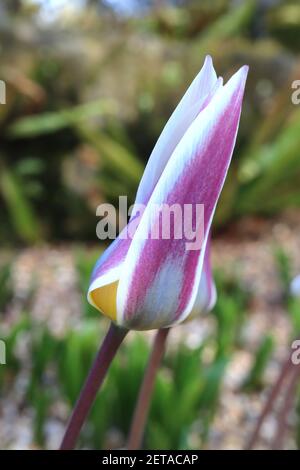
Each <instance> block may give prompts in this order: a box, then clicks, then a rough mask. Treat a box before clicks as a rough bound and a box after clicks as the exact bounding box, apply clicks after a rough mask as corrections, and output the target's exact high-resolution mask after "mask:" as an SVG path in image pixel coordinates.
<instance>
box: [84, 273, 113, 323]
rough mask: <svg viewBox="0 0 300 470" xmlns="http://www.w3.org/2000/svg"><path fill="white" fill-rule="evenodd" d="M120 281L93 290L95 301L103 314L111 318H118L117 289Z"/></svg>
mask: <svg viewBox="0 0 300 470" xmlns="http://www.w3.org/2000/svg"><path fill="white" fill-rule="evenodd" d="M118 284H119V282H118V281H116V282H113V283H111V284H108V285H107V286H103V287H99V288H98V289H95V290H94V291H92V292H91V297H92V299H93V302H94V303H95V304H96V305H97V307H98V309H99V310H101V312H102V313H103V315H105V316H106V317H109V318H110V319H111V320H113V321H116V319H117V289H118Z"/></svg>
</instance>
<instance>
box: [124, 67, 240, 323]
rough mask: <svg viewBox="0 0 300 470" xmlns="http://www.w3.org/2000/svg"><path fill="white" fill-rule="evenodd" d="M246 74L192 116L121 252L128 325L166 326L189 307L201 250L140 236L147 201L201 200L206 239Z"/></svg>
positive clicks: (146, 229)
mask: <svg viewBox="0 0 300 470" xmlns="http://www.w3.org/2000/svg"><path fill="white" fill-rule="evenodd" d="M246 75H247V68H246V67H243V68H242V69H241V70H240V71H239V72H238V73H237V74H235V76H234V77H232V79H231V80H230V81H229V82H228V83H227V85H226V86H225V87H224V88H223V89H221V90H219V91H218V92H217V94H216V95H215V96H214V98H213V99H212V101H211V102H210V103H209V105H208V106H207V107H206V108H205V109H204V110H203V111H202V112H201V114H199V116H198V117H197V118H196V119H195V121H194V122H193V123H192V125H191V126H190V128H189V130H188V131H187V132H186V134H185V136H184V137H183V139H182V140H181V142H180V143H179V145H178V146H177V148H176V149H175V151H174V153H173V155H172V157H171V158H170V160H169V162H168V164H167V165H166V168H165V170H164V173H163V174H162V176H161V178H160V180H159V182H158V184H157V186H156V188H155V190H154V192H153V194H152V196H151V198H150V201H149V205H148V207H147V209H146V211H145V213H144V216H143V218H142V221H141V223H140V225H139V227H138V229H137V232H136V234H135V236H134V239H133V242H132V244H131V246H130V248H129V251H128V254H127V257H126V276H122V277H121V279H120V284H119V289H118V299H117V305H118V315H119V316H120V317H122V319H123V320H124V322H125V324H127V325H128V326H129V327H134V328H137V329H148V328H157V327H162V326H167V325H170V324H172V323H176V322H178V321H182V320H184V318H186V316H187V315H188V314H189V312H190V311H191V309H192V306H193V303H194V300H195V297H196V294H197V286H198V285H199V283H200V277H201V271H202V266H203V260H204V252H203V250H201V249H198V250H193V251H187V250H186V247H185V245H186V242H188V241H189V240H186V238H184V237H183V238H182V239H180V240H176V239H174V238H171V239H170V240H164V239H159V240H151V239H149V238H148V239H146V240H145V239H141V237H140V235H141V234H143V233H146V234H148V237H149V233H150V230H151V219H150V210H151V205H153V204H161V203H166V204H169V205H172V204H180V205H181V207H183V206H184V204H193V205H195V204H204V209H205V213H204V227H203V228H204V233H205V238H207V236H208V232H209V228H210V225H211V221H212V217H213V213H214V210H215V207H216V203H217V200H218V197H219V195H220V192H221V189H222V187H223V184H224V180H225V177H226V173H227V170H228V166H229V163H230V159H231V155H232V152H233V147H234V143H235V139H236V134H237V128H238V123H239V117H240V111H241V103H242V97H243V91H244V86H245V80H246ZM156 223H158V220H156ZM174 279H175V282H174ZM149 293H151V296H150V294H149ZM155 295H156V296H157V299H158V301H157V300H156V299H155ZM151 298H152V302H151Z"/></svg>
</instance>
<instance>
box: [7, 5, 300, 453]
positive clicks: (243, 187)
mask: <svg viewBox="0 0 300 470" xmlns="http://www.w3.org/2000/svg"><path fill="white" fill-rule="evenodd" d="M299 37H300V4H299V2H298V1H297V0H294V1H290V0H288V1H283V0H282V1H281V0H246V1H238V0H235V1H232V0H201V1H196V0H186V1H184V0H181V1H180V0H174V1H171V0H170V1H167V0H165V1H163V0H161V1H160V0H156V1H155V0H140V1H135V0H127V1H121V0H106V1H105V0H102V1H101V0H76V1H73V2H67V1H65V0H48V1H47V0H2V1H1V4H0V79H1V80H3V81H4V82H5V84H6V104H1V105H0V207H1V225H0V340H2V341H5V347H6V364H5V365H4V364H1V365H0V448H11V449H23V448H25V449H27V448H49V449H51V448H56V447H57V446H58V444H59V441H60V439H61V437H62V433H63V431H64V428H65V424H66V421H67V418H68V416H69V413H70V410H71V407H72V405H73V404H74V402H75V400H76V397H77V395H78V393H79V390H80V388H81V385H82V383H83V381H84V378H85V377H86V374H87V372H88V369H89V367H90V364H91V361H92V358H93V356H94V354H95V352H96V350H97V347H98V345H99V343H100V341H101V339H102V337H103V335H104V333H105V331H106V328H107V322H106V320H105V319H104V318H100V316H99V314H98V313H97V312H96V311H95V310H94V309H93V308H92V307H90V306H89V305H88V304H87V302H86V300H85V295H86V290H87V286H88V283H89V276H90V272H91V269H92V267H93V264H94V262H95V260H96V259H97V257H98V256H99V254H100V253H101V251H102V250H103V249H104V248H105V245H104V244H103V243H101V242H100V241H99V240H97V238H96V233H95V229H96V224H97V222H98V220H97V217H96V212H95V211H96V207H97V206H98V205H99V204H100V203H102V202H106V201H107V202H110V203H113V204H117V203H118V196H119V195H128V197H129V201H130V202H133V201H134V196H135V192H136V189H137V185H138V182H139V180H140V177H141V174H142V172H143V168H144V166H145V164H146V161H147V159H148V157H149V155H150V153H151V150H152V148H153V146H154V144H155V142H156V139H157V138H158V136H159V134H160V132H161V130H162V128H163V126H164V124H165V122H166V121H167V119H168V117H169V116H170V114H171V112H172V110H173V109H174V108H175V106H176V104H177V102H178V100H179V99H180V97H181V96H182V94H183V93H184V91H185V89H186V88H187V86H188V85H189V83H190V82H191V81H192V79H193V78H194V76H195V75H196V73H197V72H198V70H199V69H200V67H201V66H202V63H203V60H204V57H205V55H206V54H207V53H209V54H211V55H212V57H213V59H214V63H215V68H216V70H217V72H218V74H219V75H222V76H224V78H225V80H227V79H228V77H230V76H231V74H232V73H233V72H235V71H236V70H237V69H238V68H239V67H240V66H241V65H243V64H249V66H250V73H249V78H248V81H247V87H246V95H245V101H244V106H243V112H242V119H241V125H240V131H239V135H238V141H237V146H236V149H235V152H234V158H233V161H232V165H231V169H230V172H229V175H228V178H227V181H226V185H225V187H224V190H223V193H222V196H221V199H220V203H219V206H218V210H217V213H216V217H215V221H214V231H213V265H214V272H215V277H216V282H217V286H218V293H219V297H218V302H217V305H216V307H215V309H214V310H213V312H212V313H211V314H209V315H208V316H207V317H205V318H201V319H200V318H199V319H197V320H195V321H194V322H193V323H191V324H186V325H184V326H180V327H178V328H175V329H174V330H172V334H171V335H170V342H169V345H168V349H167V354H166V357H165V359H164V363H163V365H162V368H161V370H160V373H159V376H158V380H157V383H156V387H155V393H154V398H153V403H152V407H151V412H150V417H149V422H148V426H147V429H146V435H145V440H144V446H145V448H150V449H151V448H152V449H189V448H198V449H227V448H235V449H241V448H243V447H244V446H245V444H246V441H247V438H248V437H249V435H250V433H251V431H252V430H253V428H254V425H255V422H256V420H257V417H258V415H259V413H260V411H261V409H262V406H263V404H264V402H265V399H266V396H267V395H268V392H269V388H270V385H271V384H272V383H273V382H274V379H275V377H276V376H277V374H278V371H279V368H280V363H281V360H282V358H283V357H284V356H285V354H286V352H287V351H289V349H290V345H291V342H292V339H293V338H294V337H295V336H296V335H297V332H299V330H300V302H299V299H297V298H293V297H291V295H290V293H289V284H290V281H291V279H292V277H293V276H294V275H295V274H297V273H298V272H300V250H299V248H300V243H299V232H300V184H299V182H300V104H298V105H297V104H293V103H292V100H291V96H292V92H293V91H294V90H293V88H292V83H293V81H294V80H297V79H298V80H300V56H299V52H300V42H299ZM151 339H152V333H138V334H134V333H132V334H131V335H130V336H129V337H128V338H127V340H126V342H125V344H124V346H123V347H122V350H121V352H120V354H119V355H118V358H117V360H116V361H115V362H114V364H113V367H112V369H111V371H110V373H109V378H108V380H107V381H106V383H105V386H104V388H103V390H102V391H101V393H100V394H99V396H98V398H97V400H96V403H95V406H94V407H93V410H92V413H91V415H90V418H89V421H88V423H87V424H86V426H85V428H84V431H83V433H82V436H81V442H80V446H81V447H86V448H94V449H103V448H119V447H121V446H123V445H124V442H125V438H126V435H127V433H128V428H129V424H130V419H131V415H132V411H133V408H134V404H135V400H136V397H137V393H138V388H139V384H140V381H141V377H142V373H143V370H144V367H145V364H146V362H147V356H148V352H149V345H150V342H151ZM298 392H299V391H298ZM293 404H294V405H295V406H294V408H293V411H292V412H291V413H290V415H289V416H288V422H287V426H286V432H285V433H284V435H283V431H282V432H281V431H280V429H279V430H278V426H277V424H278V423H277V418H276V413H275V411H276V410H275V411H273V412H272V413H271V414H270V416H269V417H268V419H267V420H266V422H265V425H264V427H263V429H262V433H261V437H260V439H259V441H258V442H257V447H259V448H270V447H272V446H273V445H274V439H276V438H277V442H278V438H279V439H280V442H281V445H282V447H284V448H297V447H299V446H300V394H299V393H297V391H296V392H295V397H294V403H293ZM174 409H176V414H175V413H174ZM278 432H281V435H280V436H279V437H278Z"/></svg>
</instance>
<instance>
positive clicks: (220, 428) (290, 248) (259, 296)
mask: <svg viewBox="0 0 300 470" xmlns="http://www.w3.org/2000/svg"><path fill="white" fill-rule="evenodd" d="M299 232H300V212H290V213H286V214H285V215H284V216H281V217H280V218H277V219H275V220H274V219H273V220H272V221H271V220H270V221H268V220H262V219H258V218H257V219H255V218H249V219H247V220H244V221H243V223H239V224H237V225H234V226H232V227H231V230H230V231H227V232H226V233H224V234H221V235H219V236H218V237H217V238H216V239H215V240H214V242H213V250H212V251H213V264H214V266H215V267H221V268H222V270H225V271H226V272H228V273H234V274H235V275H238V276H239V279H240V280H241V283H242V284H243V285H244V286H245V288H246V289H247V290H248V291H249V292H250V293H251V298H252V302H251V305H250V315H249V317H248V318H247V321H246V325H245V328H244V341H245V344H244V345H243V349H241V350H237V351H236V352H235V353H234V356H233V360H232V361H231V363H230V365H229V367H228V369H227V372H226V376H225V381H224V386H223V391H222V394H221V406H220V408H219V412H218V414H217V416H216V418H215V421H214V425H213V427H212V430H211V435H210V438H209V443H208V446H207V447H208V448H212V449H241V448H243V446H244V444H245V440H246V437H247V436H248V435H249V433H250V431H251V429H253V425H254V423H255V421H256V419H257V416H258V414H259V412H260V410H261V408H262V404H263V403H264V400H265V398H266V396H267V394H268V391H269V386H270V385H271V384H272V382H273V381H274V378H275V377H276V375H277V374H278V371H279V368H280V363H281V361H282V358H283V357H284V356H285V354H286V352H287V348H288V345H289V341H290V334H291V331H290V323H289V320H288V316H287V313H286V312H285V311H284V309H283V307H282V302H280V299H281V295H282V292H281V285H280V282H279V279H278V273H277V269H276V266H275V262H274V248H275V247H276V246H281V247H283V248H284V250H285V251H286V252H287V253H288V255H289V256H290V258H291V260H292V269H293V271H294V273H295V274H296V273H299V272H300V249H299V248H300V241H299ZM73 253H74V250H72V249H71V248H70V247H66V246H59V247H58V246H55V247H53V246H40V247H37V248H28V249H23V250H20V251H19V252H18V253H17V254H16V256H15V262H14V266H13V278H14V285H15V296H14V300H13V303H12V305H11V307H10V311H9V314H8V313H7V312H6V314H5V315H4V316H3V322H2V326H3V328H5V327H8V326H9V325H10V324H11V323H12V322H14V321H15V320H16V319H17V318H18V316H19V314H20V311H21V309H22V308H23V305H24V301H25V299H27V298H28V295H29V293H30V290H31V289H32V285H34V286H35V289H34V297H33V299H32V300H31V304H32V305H33V307H32V310H31V312H32V316H33V317H34V318H38V319H40V320H43V321H46V322H48V324H49V326H50V328H51V329H52V330H53V331H54V332H55V333H56V334H57V335H60V334H61V332H63V331H64V329H65V327H66V325H68V326H69V325H70V324H73V323H76V322H77V321H78V319H79V317H80V304H81V300H80V296H79V293H78V288H77V273H76V270H75V266H74V255H73ZM0 257H1V255H0ZM53 293H55V295H53ZM212 327H213V325H212V322H211V319H210V318H209V316H208V317H206V318H204V319H201V321H194V322H191V323H188V324H186V325H183V326H181V327H180V328H179V327H178V328H175V329H174V330H173V331H172V335H171V337H170V343H171V344H170V345H169V347H172V344H176V343H177V342H178V341H179V340H181V339H182V338H183V337H184V338H185V340H186V341H187V343H189V344H191V345H194V344H197V343H198V342H199V341H201V339H202V338H203V337H205V336H206V334H207V332H208V331H210V329H211V328H212ZM267 332H268V333H272V334H273V335H274V336H275V337H276V346H277V347H276V351H275V354H274V357H273V359H272V361H271V362H270V364H269V366H268V369H267V373H266V382H267V387H265V389H264V390H262V391H261V392H260V393H255V394H251V395H249V394H245V393H242V392H240V391H238V392H237V390H238V388H239V385H240V384H241V383H242V382H243V380H244V378H245V376H246V375H247V373H248V371H249V367H250V366H251V358H252V357H253V351H254V350H256V348H257V345H258V344H259V342H260V340H261V338H262V337H263V335H265V334H266V333H267ZM149 337H151V333H150V334H149ZM22 347H23V348H24V351H23V350H22ZM20 354H26V345H23V346H22V345H20ZM26 374H27V372H26V370H25V371H23V373H21V374H19V376H18V379H17V381H16V382H15V384H14V392H13V394H11V395H10V396H7V397H5V398H2V401H1V403H0V422H1V426H0V443H1V447H2V448H14V449H16V448H19V449H20V448H22V449H23V448H25V449H26V448H32V434H31V428H32V411H31V410H29V409H28V408H26V407H25V408H24V406H22V401H23V397H24V389H25V384H26V380H27V379H26ZM66 413H67V410H65V409H64V407H62V409H58V410H55V415H56V416H59V418H60V419H54V418H53V419H52V418H51V420H49V422H48V424H47V429H46V434H47V447H48V448H56V447H57V445H58V442H59V440H60V437H61V435H62V432H63V425H62V424H61V423H62V420H65V418H66ZM291 424H293V420H292V421H291ZM275 431H276V420H275V416H274V414H271V415H270V417H269V418H268V420H266V422H265V425H264V427H263V429H262V437H261V439H260V441H259V443H258V447H259V448H268V447H269V445H270V442H271V439H272V436H273V435H274V432H275ZM195 445H196V443H195ZM294 445H295V444H294V442H293V439H292V438H291V436H290V435H288V436H287V438H286V442H285V448H293V446H294Z"/></svg>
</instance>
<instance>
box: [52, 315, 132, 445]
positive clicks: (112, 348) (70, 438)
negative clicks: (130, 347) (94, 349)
mask: <svg viewBox="0 0 300 470" xmlns="http://www.w3.org/2000/svg"><path fill="white" fill-rule="evenodd" d="M127 332H128V330H126V329H122V328H119V327H118V326H116V325H114V324H113V323H111V325H110V328H109V330H108V332H107V334H106V337H105V338H104V341H103V343H102V345H101V347H100V350H99V352H98V354H97V356H96V359H95V361H94V363H93V365H92V368H91V370H90V372H89V375H88V377H87V379H86V382H85V384H84V386H83V388H82V390H81V393H80V396H79V398H78V400H77V403H76V405H75V407H74V410H73V413H72V415H71V418H70V420H69V423H68V426H67V429H66V432H65V435H64V438H63V440H62V443H61V446H60V450H71V449H73V448H74V447H75V445H76V441H77V439H78V436H79V433H80V430H81V428H82V426H83V424H84V422H85V420H86V418H87V416H88V413H89V411H90V409H91V407H92V404H93V403H94V400H95V397H96V395H97V392H98V390H99V388H100V386H101V385H102V383H103V380H104V378H105V376H106V373H107V371H108V369H109V366H110V364H111V362H112V360H113V358H114V357H115V355H116V352H117V351H118V349H119V347H120V345H121V343H122V341H123V339H124V338H125V336H126V334H127Z"/></svg>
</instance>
